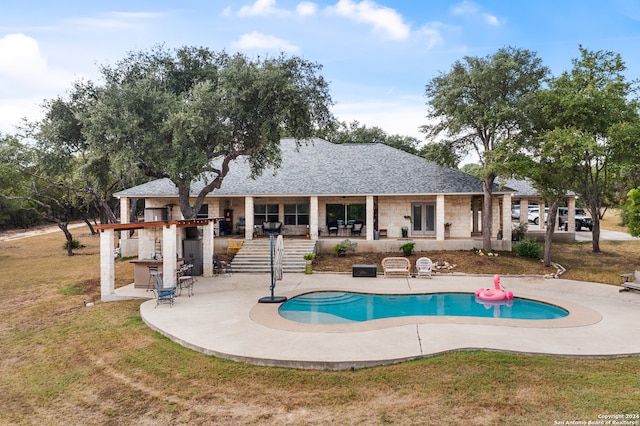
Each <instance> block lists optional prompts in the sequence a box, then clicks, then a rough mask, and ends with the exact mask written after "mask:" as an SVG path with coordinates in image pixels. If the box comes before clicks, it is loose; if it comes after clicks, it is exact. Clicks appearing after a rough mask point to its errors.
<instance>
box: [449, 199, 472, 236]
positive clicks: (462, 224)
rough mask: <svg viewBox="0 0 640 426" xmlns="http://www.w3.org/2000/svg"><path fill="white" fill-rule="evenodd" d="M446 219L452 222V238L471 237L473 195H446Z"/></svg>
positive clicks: (450, 233) (450, 231) (450, 234)
mask: <svg viewBox="0 0 640 426" xmlns="http://www.w3.org/2000/svg"><path fill="white" fill-rule="evenodd" d="M444 204H445V208H444V221H445V223H450V224H451V227H450V230H449V237H450V238H469V235H471V219H470V218H471V196H470V195H464V196H458V197H447V196H445V197H444Z"/></svg>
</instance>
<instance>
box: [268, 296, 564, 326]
mask: <svg viewBox="0 0 640 426" xmlns="http://www.w3.org/2000/svg"><path fill="white" fill-rule="evenodd" d="M279 312H280V315H281V316H282V317H284V318H286V319H289V320H291V321H296V322H300V323H305V324H344V323H351V322H363V321H371V320H376V319H382V318H394V317H404V316H422V315H427V316H464V317H482V318H510V319H521V320H549V319H556V318H562V317H565V316H567V315H569V312H568V311H566V310H565V309H562V308H560V307H558V306H555V305H550V304H548V303H543V302H537V301H534V300H529V299H523V298H518V297H516V298H513V299H512V300H501V301H486V300H481V299H479V298H477V297H476V296H475V294H473V293H431V294H393V295H389V294H384V295H383V294H364V293H351V292H335V291H320V292H313V293H307V294H303V295H300V296H296V297H294V298H291V299H289V300H288V301H286V302H285V303H283V304H282V305H281V306H280V309H279Z"/></svg>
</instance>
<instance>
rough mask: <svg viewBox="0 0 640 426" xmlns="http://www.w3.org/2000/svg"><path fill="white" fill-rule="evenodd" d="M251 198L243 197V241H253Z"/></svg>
mask: <svg viewBox="0 0 640 426" xmlns="http://www.w3.org/2000/svg"><path fill="white" fill-rule="evenodd" d="M253 225H254V223H253V197H244V239H245V240H253Z"/></svg>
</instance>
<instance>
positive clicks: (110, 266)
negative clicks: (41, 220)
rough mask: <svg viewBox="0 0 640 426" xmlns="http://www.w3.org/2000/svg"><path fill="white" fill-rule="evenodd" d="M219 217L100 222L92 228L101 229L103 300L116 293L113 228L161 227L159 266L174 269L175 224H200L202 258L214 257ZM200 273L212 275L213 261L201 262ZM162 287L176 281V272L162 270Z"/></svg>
mask: <svg viewBox="0 0 640 426" xmlns="http://www.w3.org/2000/svg"><path fill="white" fill-rule="evenodd" d="M219 220H220V218H208V219H186V220H171V221H161V222H137V223H115V224H110V225H99V226H96V227H95V228H96V229H97V230H98V231H99V232H100V298H101V300H102V301H103V302H110V301H114V300H118V299H119V298H118V297H117V296H116V295H115V256H114V253H113V251H114V247H115V232H116V231H130V230H133V229H144V228H162V253H163V256H162V266H163V270H165V271H175V270H177V268H178V250H177V245H176V237H177V232H176V231H177V229H178V228H193V227H196V226H202V227H203V236H202V237H203V238H202V240H203V247H202V252H203V259H212V257H213V238H214V232H213V228H214V227H213V225H214V224H215V223H217V222H218V221H219ZM203 276H205V277H211V276H213V263H212V262H203ZM164 285H165V287H172V286H175V285H176V275H175V274H165V276H164Z"/></svg>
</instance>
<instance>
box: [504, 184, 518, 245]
mask: <svg viewBox="0 0 640 426" xmlns="http://www.w3.org/2000/svg"><path fill="white" fill-rule="evenodd" d="M521 208H522V207H521ZM512 229H513V226H512V225H511V194H504V196H503V197H502V239H503V240H506V241H511V230H512Z"/></svg>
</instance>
